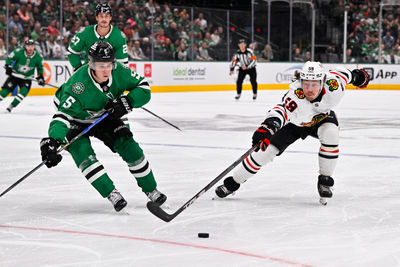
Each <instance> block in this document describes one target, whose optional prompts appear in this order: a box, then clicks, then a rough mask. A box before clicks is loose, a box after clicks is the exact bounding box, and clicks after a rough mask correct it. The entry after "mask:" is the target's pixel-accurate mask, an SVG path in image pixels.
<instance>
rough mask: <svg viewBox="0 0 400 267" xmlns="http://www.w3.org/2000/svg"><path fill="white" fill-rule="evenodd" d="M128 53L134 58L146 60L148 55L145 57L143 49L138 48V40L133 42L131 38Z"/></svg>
mask: <svg viewBox="0 0 400 267" xmlns="http://www.w3.org/2000/svg"><path fill="white" fill-rule="evenodd" d="M132 43H133V46H132ZM128 55H129V56H130V57H131V58H132V59H134V60H148V57H146V55H145V54H144V53H143V50H142V49H141V48H140V42H139V41H138V40H136V41H135V42H133V41H132V40H131V41H129V43H128Z"/></svg>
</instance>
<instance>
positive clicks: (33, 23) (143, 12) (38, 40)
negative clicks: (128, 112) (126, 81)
mask: <svg viewBox="0 0 400 267" xmlns="http://www.w3.org/2000/svg"><path fill="white" fill-rule="evenodd" d="M325 1H326V2H335V5H334V7H333V9H332V12H333V13H335V14H336V13H337V16H338V17H340V16H343V11H344V9H345V8H347V9H348V42H347V47H348V49H347V52H346V58H347V59H346V60H347V62H349V63H352V62H365V63H370V62H378V40H379V36H378V13H379V6H378V4H379V1H378V0H365V1H364V0H363V1H361V0H354V1H349V3H348V4H346V3H345V1H344V0H339V1H327V0H325ZM9 2H10V5H9V23H8V25H6V9H5V8H6V7H5V0H0V58H4V57H5V56H6V55H7V51H6V48H5V39H6V27H8V29H9V51H12V50H13V49H15V48H16V47H17V46H18V45H20V44H22V43H23V41H24V39H27V38H32V39H34V40H35V45H36V49H37V50H38V51H39V52H40V53H41V54H42V55H43V56H44V58H46V59H66V57H67V47H68V45H69V43H70V40H71V38H72V37H73V36H74V35H75V33H77V32H78V31H80V30H81V29H83V27H86V26H88V25H91V24H95V23H96V19H95V15H94V10H95V6H96V5H97V3H96V2H93V1H79V0H74V1H62V3H63V7H62V10H63V12H62V17H63V28H62V32H60V15H61V14H60V6H59V4H60V1H58V0H21V1H16V0H10V1H9ZM337 2H338V3H337ZM109 4H110V5H111V7H112V9H113V21H112V24H113V25H114V27H118V28H119V29H120V30H121V31H123V32H124V33H125V35H126V39H127V43H128V55H129V57H130V59H131V60H148V59H151V58H154V60H183V61H185V60H198V61H199V60H201V61H212V60H223V61H226V60H228V58H227V53H226V51H227V50H226V49H227V39H226V25H225V27H224V25H217V24H216V23H215V22H214V21H212V16H210V14H208V15H209V17H206V16H205V14H204V13H202V12H197V13H195V15H194V19H193V22H192V21H191V15H190V10H188V9H186V8H172V7H171V6H170V5H169V4H167V3H164V4H159V3H158V2H155V1H154V2H153V0H146V1H144V0H143V1H134V0H110V1H109ZM341 19H342V18H341ZM152 22H153V29H152ZM192 30H193V34H191V32H192ZM382 30H383V32H382V44H381V47H382V51H383V52H382V60H383V61H384V62H386V63H397V64H398V63H400V36H399V35H400V6H394V7H392V8H390V9H386V10H385V12H384V18H383V23H382ZM152 47H153V49H152ZM249 47H250V48H251V49H253V50H254V52H255V54H256V56H257V58H258V59H259V61H274V60H275V61H276V60H279V58H278V56H275V57H274V51H273V49H272V48H271V46H270V45H268V44H259V43H256V42H255V43H251V44H249ZM342 49H343V48H342V47H340V46H335V45H329V46H328V47H327V49H326V51H325V53H322V54H319V55H318V56H317V58H316V59H317V60H320V61H321V62H342V60H343V55H341V52H342ZM310 58H311V54H310V51H309V49H308V50H306V49H302V48H301V47H298V46H297V44H293V50H292V58H291V60H292V61H300V62H304V61H307V60H309V59H310Z"/></svg>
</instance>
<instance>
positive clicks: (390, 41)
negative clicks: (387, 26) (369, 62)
mask: <svg viewBox="0 0 400 267" xmlns="http://www.w3.org/2000/svg"><path fill="white" fill-rule="evenodd" d="M382 42H383V43H384V44H385V48H386V49H388V50H390V49H392V47H393V45H394V43H395V40H394V38H393V36H392V35H391V33H390V31H387V32H386V34H385V36H383V38H382Z"/></svg>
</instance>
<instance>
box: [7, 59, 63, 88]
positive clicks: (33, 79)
mask: <svg viewBox="0 0 400 267" xmlns="http://www.w3.org/2000/svg"><path fill="white" fill-rule="evenodd" d="M14 62H15V61H14ZM3 68H6V67H5V66H3ZM12 73H15V74H18V75H21V74H19V73H16V72H15V70H12ZM14 77H16V78H19V79H26V80H30V81H33V82H38V80H37V79H35V78H29V77H27V78H20V77H17V76H14ZM44 85H49V86H51V87H54V88H58V86H56V85H54V84H51V83H45V84H44Z"/></svg>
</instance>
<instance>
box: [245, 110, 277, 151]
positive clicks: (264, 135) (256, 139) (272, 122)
mask: <svg viewBox="0 0 400 267" xmlns="http://www.w3.org/2000/svg"><path fill="white" fill-rule="evenodd" d="M279 128H280V122H279V120H277V119H276V118H273V117H272V118H267V119H266V120H265V121H264V122H263V123H262V124H261V126H260V127H258V129H257V130H256V131H255V132H254V134H253V142H252V145H253V146H255V145H257V144H258V145H259V146H258V148H257V149H256V150H255V151H256V152H257V151H258V150H259V149H260V148H261V151H265V149H267V147H268V145H269V140H270V139H271V136H272V135H273V134H274V133H276V131H278V129H279Z"/></svg>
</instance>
